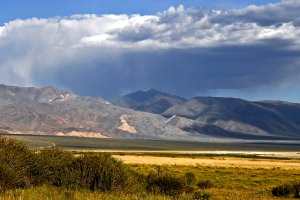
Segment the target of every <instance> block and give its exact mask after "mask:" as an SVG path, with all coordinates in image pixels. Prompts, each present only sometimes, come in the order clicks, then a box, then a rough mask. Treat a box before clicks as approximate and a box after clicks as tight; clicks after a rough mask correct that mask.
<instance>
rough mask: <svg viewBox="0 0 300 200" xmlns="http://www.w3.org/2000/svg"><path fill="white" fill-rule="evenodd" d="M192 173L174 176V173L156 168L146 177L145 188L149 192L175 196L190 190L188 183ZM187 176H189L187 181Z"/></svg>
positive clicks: (190, 180)
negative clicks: (156, 170)
mask: <svg viewBox="0 0 300 200" xmlns="http://www.w3.org/2000/svg"><path fill="white" fill-rule="evenodd" d="M191 177H192V175H191V174H189V175H186V176H183V177H181V176H176V175H175V174H174V173H172V172H169V171H165V170H160V169H159V170H158V172H157V173H154V172H151V173H150V174H149V175H148V177H147V180H146V182H147V184H146V185H147V186H146V189H147V190H148V191H150V192H154V193H161V194H165V195H169V196H176V195H179V194H181V193H183V192H190V191H191V189H192V187H190V185H189V184H188V181H189V183H191V182H192V181H193V178H191ZM188 178H191V179H189V180H188V181H187V179H188Z"/></svg>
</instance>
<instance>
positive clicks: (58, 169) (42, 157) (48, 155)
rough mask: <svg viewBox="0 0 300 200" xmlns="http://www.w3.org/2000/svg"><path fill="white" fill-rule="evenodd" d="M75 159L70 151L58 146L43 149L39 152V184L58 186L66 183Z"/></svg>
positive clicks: (37, 178)
mask: <svg viewBox="0 0 300 200" xmlns="http://www.w3.org/2000/svg"><path fill="white" fill-rule="evenodd" d="M74 159H75V158H74V156H73V155H72V154H71V153H70V152H68V151H64V150H61V149H58V148H50V149H46V150H42V151H41V152H40V153H39V154H38V169H39V171H38V172H37V177H36V181H37V182H38V183H39V184H42V183H49V184H52V185H55V186H58V187H59V186H63V185H65V184H66V183H65V181H67V179H68V178H69V177H68V176H69V175H70V173H69V170H70V168H71V166H72V162H73V161H74Z"/></svg>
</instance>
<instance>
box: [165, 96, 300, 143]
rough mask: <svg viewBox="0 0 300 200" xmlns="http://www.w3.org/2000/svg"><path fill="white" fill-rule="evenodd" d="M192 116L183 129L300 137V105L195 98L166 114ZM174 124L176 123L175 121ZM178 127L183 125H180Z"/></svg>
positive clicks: (234, 134)
mask: <svg viewBox="0 0 300 200" xmlns="http://www.w3.org/2000/svg"><path fill="white" fill-rule="evenodd" d="M162 115H163V116H164V117H167V118H169V117H172V116H178V117H183V118H187V119H190V120H191V121H192V122H190V123H189V124H187V123H186V124H181V125H180V128H182V129H183V130H186V131H189V132H201V133H206V134H209V135H213V136H217V135H218V133H219V136H225V135H226V132H227V136H229V135H232V137H233V138H236V137H238V135H237V133H239V134H243V136H242V135H241V136H240V137H238V138H245V137H248V136H246V135H249V134H251V135H257V136H260V137H261V136H274V137H295V138H300V104H295V103H287V102H276V101H263V102H251V101H246V100H243V99H237V98H220V97H195V98H193V99H191V100H188V101H186V102H185V103H183V104H180V105H174V106H173V107H171V108H169V109H168V110H166V111H165V112H164V113H162ZM173 125H176V124H174V123H173ZM177 127H179V126H178V125H177Z"/></svg>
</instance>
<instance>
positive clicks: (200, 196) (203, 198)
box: [193, 191, 211, 200]
mask: <svg viewBox="0 0 300 200" xmlns="http://www.w3.org/2000/svg"><path fill="white" fill-rule="evenodd" d="M193 197H194V199H195V200H209V199H210V197H211V194H210V193H207V192H200V191H197V192H195V193H194V196H193Z"/></svg>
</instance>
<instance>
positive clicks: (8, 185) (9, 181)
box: [0, 137, 129, 191]
mask: <svg viewBox="0 0 300 200" xmlns="http://www.w3.org/2000/svg"><path fill="white" fill-rule="evenodd" d="M0 155H1V156H0V191H6V190H9V189H14V188H19V187H27V186H34V185H42V184H50V185H54V186H57V187H67V188H77V189H80V188H87V189H90V190H92V191H116V190H123V191H125V190H127V189H128V187H129V175H128V173H129V170H128V169H127V167H126V166H125V165H124V164H123V163H122V162H121V161H119V160H116V159H114V158H113V157H111V156H109V155H98V156H93V155H85V156H83V157H74V156H73V155H72V154H71V153H70V152H68V151H64V150H61V149H58V148H50V149H46V150H42V151H40V152H38V153H35V152H34V151H31V150H29V149H28V148H27V147H26V146H25V145H24V144H22V143H20V142H18V141H16V140H13V139H7V138H3V137H0Z"/></svg>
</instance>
